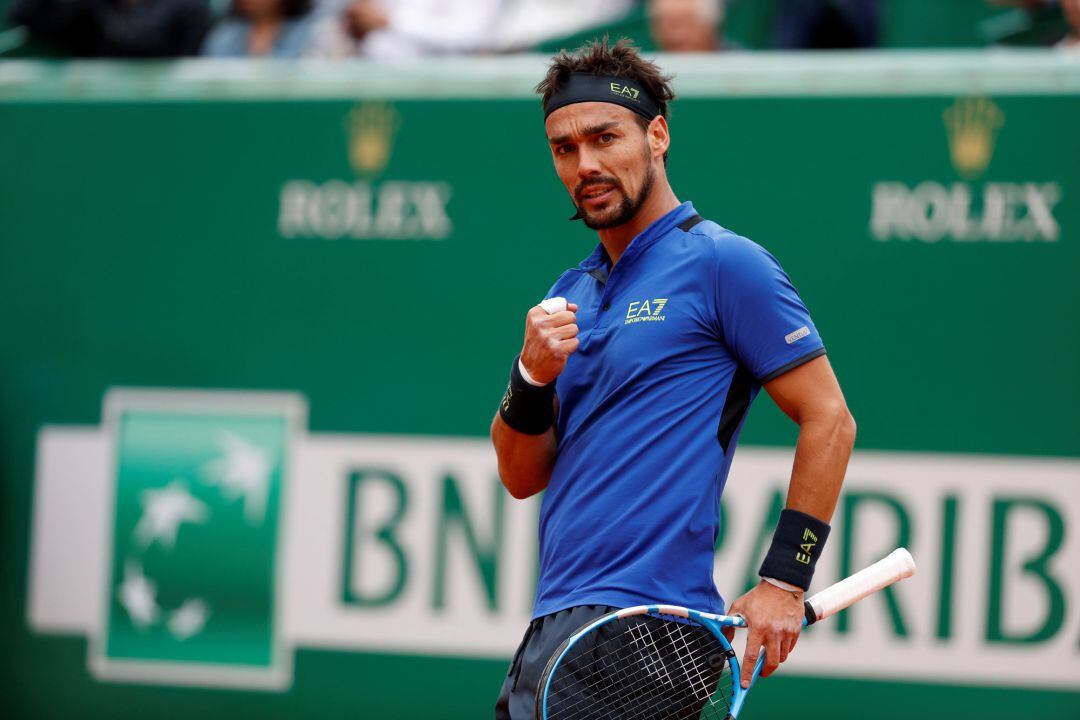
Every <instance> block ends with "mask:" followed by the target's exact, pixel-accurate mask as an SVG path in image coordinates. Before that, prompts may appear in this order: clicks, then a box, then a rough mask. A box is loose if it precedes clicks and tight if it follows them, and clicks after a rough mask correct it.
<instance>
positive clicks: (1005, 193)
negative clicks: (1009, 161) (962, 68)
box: [870, 96, 1062, 243]
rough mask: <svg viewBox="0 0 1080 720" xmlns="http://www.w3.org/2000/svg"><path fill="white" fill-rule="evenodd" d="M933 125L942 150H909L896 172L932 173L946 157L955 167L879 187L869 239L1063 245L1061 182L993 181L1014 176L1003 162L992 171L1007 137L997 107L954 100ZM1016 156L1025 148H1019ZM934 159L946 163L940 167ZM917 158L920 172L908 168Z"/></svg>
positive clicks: (989, 102)
mask: <svg viewBox="0 0 1080 720" xmlns="http://www.w3.org/2000/svg"><path fill="white" fill-rule="evenodd" d="M930 119H931V118H930V117H928V118H927V120H928V121H929V120H930ZM934 120H935V121H936V122H938V123H940V122H943V124H938V125H937V128H935V132H934V133H932V134H927V137H933V136H936V137H939V138H941V140H940V141H939V142H940V145H939V144H937V143H935V144H934V146H933V147H930V146H928V147H926V148H923V149H919V148H910V147H908V146H905V152H904V153H903V156H902V161H898V162H897V172H907V173H908V174H910V173H912V172H918V173H920V174H922V173H926V174H927V175H930V174H931V173H932V172H933V169H934V168H935V166H937V167H940V166H941V164H944V160H945V158H944V156H943V153H942V151H945V152H947V153H948V155H947V157H948V161H949V162H948V164H946V165H945V167H948V166H949V165H951V170H950V171H949V172H947V173H937V174H938V177H931V178H927V179H924V180H921V181H920V182H917V183H915V184H914V185H910V184H909V183H908V182H905V181H901V180H882V181H880V182H877V183H875V184H874V187H873V192H872V196H873V206H872V209H871V216H870V235H871V237H873V238H874V239H875V240H879V241H891V240H901V241H905V240H906V241H910V240H918V241H921V242H925V243H936V242H941V241H946V242H960V243H983V242H993V243H1002V242H1004V243H1012V242H1031V243H1053V242H1057V241H1058V239H1059V238H1060V236H1061V229H1060V226H1059V225H1058V221H1057V218H1056V217H1055V215H1054V212H1055V209H1056V206H1057V204H1058V203H1059V202H1060V201H1061V198H1062V188H1061V185H1060V184H1058V183H1057V182H1052V181H1039V180H1027V179H1025V180H1021V181H1016V180H1001V179H997V178H995V179H993V180H988V179H987V177H988V176H989V175H991V174H993V175H998V176H1000V175H1002V174H1004V173H1006V172H1008V170H1002V169H1001V167H1000V165H1001V164H1000V162H999V163H998V165H996V166H995V167H994V168H993V169H992V168H991V163H992V161H993V159H994V156H995V153H996V151H998V145H999V144H1000V143H1001V142H1003V141H1004V140H1005V139H1006V138H1004V134H1005V133H1004V128H1005V124H1006V123H1005V112H1004V111H1003V110H1002V108H1001V107H1000V106H999V105H998V103H996V102H995V101H994V100H993V99H991V98H988V97H981V96H972V97H960V98H956V99H954V100H953V101H952V102H951V103H950V104H949V105H947V106H946V107H944V108H943V109H942V110H941V111H940V114H936V117H935V118H934ZM935 124H936V123H935ZM942 129H943V130H944V132H941V130H942ZM1013 132H1014V135H1015V134H1016V131H1013ZM1020 132H1023V130H1021V131H1020ZM938 133H940V134H938ZM1013 147H1014V148H1017V145H1015V144H1014V145H1013ZM1018 151H1019V152H1026V149H1025V148H1024V146H1020V148H1019V150H1018ZM937 153H942V154H937ZM998 154H1000V153H998ZM935 157H938V158H941V160H939V161H936V162H935V160H934V158H935ZM912 160H914V161H915V162H917V163H919V165H920V166H919V167H916V168H914V169H909V168H910V165H909V163H911V162H912ZM902 165H909V167H903V166H902ZM1018 167H1019V166H1018ZM950 175H951V177H949V176H950ZM924 177H926V176H925V175H924ZM1006 177H1007V176H1006Z"/></svg>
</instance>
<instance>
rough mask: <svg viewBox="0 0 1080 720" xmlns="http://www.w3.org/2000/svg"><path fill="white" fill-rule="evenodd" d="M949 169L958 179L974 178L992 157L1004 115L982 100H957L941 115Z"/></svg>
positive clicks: (988, 101)
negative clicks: (946, 139) (957, 174)
mask: <svg viewBox="0 0 1080 720" xmlns="http://www.w3.org/2000/svg"><path fill="white" fill-rule="evenodd" d="M944 120H945V129H946V131H947V132H948V138H949V155H950V156H951V157H952V163H953V167H955V168H956V172H958V173H959V174H960V175H961V176H962V177H964V178H967V179H969V180H971V179H974V178H976V177H978V176H979V175H981V174H982V173H983V172H985V170H986V167H987V166H988V165H989V164H990V158H991V157H992V156H993V154H994V141H995V140H996V139H997V133H998V130H999V129H1000V128H1001V126H1002V125H1003V124H1004V123H1005V115H1004V114H1003V113H1002V112H1001V108H999V107H998V106H997V105H996V104H994V101H993V100H991V99H989V98H985V97H970V98H959V99H957V101H956V102H955V103H953V105H952V106H951V107H949V108H947V109H946V110H945V113H944Z"/></svg>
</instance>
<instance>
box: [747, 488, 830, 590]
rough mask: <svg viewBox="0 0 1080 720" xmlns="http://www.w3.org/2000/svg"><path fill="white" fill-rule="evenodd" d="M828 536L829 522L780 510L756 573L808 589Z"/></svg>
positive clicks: (788, 510) (795, 512) (796, 512)
mask: <svg viewBox="0 0 1080 720" xmlns="http://www.w3.org/2000/svg"><path fill="white" fill-rule="evenodd" d="M828 537H829V524H828V523H825V522H822V521H820V520H818V519H817V518H816V517H811V516H810V515H807V514H806V513H801V512H799V511H798V510H791V509H789V508H785V509H784V510H781V511H780V521H779V522H778V523H777V524H776V532H775V533H773V541H772V545H771V546H770V547H769V552H768V553H767V554H766V555H765V561H764V562H763V563H761V569H760V570H758V575H760V576H761V577H770V578H773V579H775V580H782V581H783V582H786V583H790V584H792V585H795V586H796V587H801V588H802V589H803V590H807V589H809V588H810V581H811V580H812V579H813V577H814V566H815V565H817V560H818V556H819V555H821V550H822V548H824V547H825V540H826V539H828Z"/></svg>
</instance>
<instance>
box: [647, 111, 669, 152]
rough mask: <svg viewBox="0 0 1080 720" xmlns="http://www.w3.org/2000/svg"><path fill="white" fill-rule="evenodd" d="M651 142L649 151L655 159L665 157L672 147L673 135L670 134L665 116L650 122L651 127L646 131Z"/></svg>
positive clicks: (659, 116) (657, 117)
mask: <svg viewBox="0 0 1080 720" xmlns="http://www.w3.org/2000/svg"><path fill="white" fill-rule="evenodd" d="M645 135H646V136H647V138H648V141H649V150H650V152H651V153H652V156H653V157H663V156H664V153H666V152H667V151H668V148H669V147H671V135H670V134H669V133H668V124H667V120H665V119H664V116H663V115H657V116H656V117H654V118H653V119H652V120H651V121H649V127H648V128H647V129H646V130H645Z"/></svg>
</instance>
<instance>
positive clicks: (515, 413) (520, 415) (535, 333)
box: [491, 303, 578, 500]
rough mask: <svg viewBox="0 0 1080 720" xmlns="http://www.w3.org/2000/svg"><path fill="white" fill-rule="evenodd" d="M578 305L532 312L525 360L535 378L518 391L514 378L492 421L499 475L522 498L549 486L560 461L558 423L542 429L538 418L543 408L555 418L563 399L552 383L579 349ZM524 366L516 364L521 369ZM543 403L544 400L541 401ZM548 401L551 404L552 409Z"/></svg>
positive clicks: (528, 372)
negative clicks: (560, 398) (537, 425)
mask: <svg viewBox="0 0 1080 720" xmlns="http://www.w3.org/2000/svg"><path fill="white" fill-rule="evenodd" d="M577 309H578V308H577V305H575V304H574V303H570V304H569V305H567V307H566V310H563V311H562V312H556V313H551V314H548V313H547V311H545V310H544V309H543V308H542V307H540V306H539V305H538V306H536V307H534V308H532V309H531V310H530V311H529V314H528V316H527V317H526V321H525V343H524V345H523V346H522V348H521V356H520V364H521V366H523V367H524V368H525V370H526V371H527V376H528V379H529V380H532V382H531V383H529V386H521V385H519V391H518V392H517V393H515V392H513V385H514V382H515V381H514V380H511V391H508V392H507V396H506V397H505V398H504V400H503V405H502V406H501V407H500V408H499V412H498V413H496V414H495V419H494V420H493V421H492V423H491V441H492V443H494V445H495V454H496V455H497V456H498V459H499V477H500V478H501V479H502V483H503V485H505V486H506V489H507V490H508V491H509V492H510V494H511V495H513V496H514V497H515V498H518V499H519V500H520V499H524V498H527V497H530V496H532V495H535V494H536V493H538V492H540V491H541V490H543V489H544V488H546V487H547V484H548V481H549V480H550V479H551V469H552V468H553V467H554V466H555V454H556V447H557V445H556V440H555V430H554V427H553V425H552V423H551V422H545V423H544V425H546V427H543V426H541V427H539V428H536V427H533V424H534V423H533V420H534V419H535V416H536V414H537V410H538V409H539V410H542V411H543V412H544V414H547V412H548V411H549V410H550V416H549V419H550V420H553V419H554V417H555V413H556V411H557V409H558V404H557V400H556V399H555V397H554V392H553V391H552V390H553V389H552V387H551V384H552V383H554V382H555V378H557V377H558V376H559V375H560V374H561V373H562V371H563V369H564V368H565V367H566V361H567V359H568V358H569V357H570V355H571V354H573V352H574V351H575V350H577V347H578V339H577V334H578V326H577V316H576V315H575V313H576V312H577ZM519 367H520V366H519ZM518 369H519V368H518V367H515V372H517V371H518ZM517 382H518V383H520V382H522V381H521V380H520V379H519V380H518V381H517ZM538 403H544V404H543V405H540V406H538V405H537V404H538ZM546 403H551V405H550V408H549V407H548V406H547V405H546ZM515 425H517V427H515ZM527 425H528V426H529V427H526V426H527ZM534 431H535V432H534Z"/></svg>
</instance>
